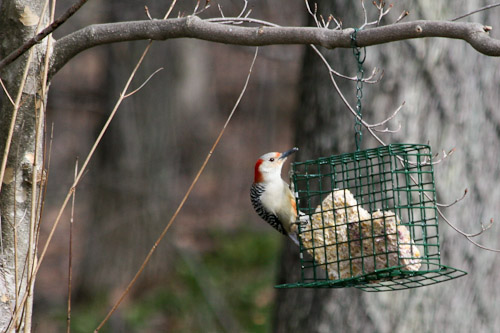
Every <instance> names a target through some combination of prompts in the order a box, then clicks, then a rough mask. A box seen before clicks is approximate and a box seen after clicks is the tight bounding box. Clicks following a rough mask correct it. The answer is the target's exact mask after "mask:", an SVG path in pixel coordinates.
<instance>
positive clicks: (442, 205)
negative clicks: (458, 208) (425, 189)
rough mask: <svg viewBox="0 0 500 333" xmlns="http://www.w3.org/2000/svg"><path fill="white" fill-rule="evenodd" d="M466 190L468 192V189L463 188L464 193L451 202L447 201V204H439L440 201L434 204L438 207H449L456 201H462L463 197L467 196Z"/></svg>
mask: <svg viewBox="0 0 500 333" xmlns="http://www.w3.org/2000/svg"><path fill="white" fill-rule="evenodd" d="M467 192H468V189H465V190H464V194H463V195H462V196H461V197H460V198H458V199H455V201H453V202H452V203H449V204H441V203H436V205H437V206H438V207H443V208H448V207H451V206H453V205H454V204H456V203H458V202H460V201H462V200H463V199H465V197H466V196H467Z"/></svg>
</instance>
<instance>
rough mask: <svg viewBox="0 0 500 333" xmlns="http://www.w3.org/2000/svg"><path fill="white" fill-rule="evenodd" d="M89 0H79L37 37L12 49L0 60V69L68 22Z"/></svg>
mask: <svg viewBox="0 0 500 333" xmlns="http://www.w3.org/2000/svg"><path fill="white" fill-rule="evenodd" d="M87 1H88V0H79V1H77V2H76V3H75V4H73V6H71V7H70V8H68V10H66V12H64V13H63V14H62V15H61V16H59V17H58V18H57V19H56V20H54V22H52V23H51V24H50V25H49V26H48V27H46V28H45V29H43V30H42V31H40V32H39V33H38V34H37V35H36V36H35V37H33V38H31V39H30V40H28V41H27V42H26V43H24V44H23V45H21V46H20V47H19V48H17V49H16V50H14V51H12V52H11V53H10V54H9V55H8V56H6V57H5V58H3V59H2V61H0V69H2V68H4V67H5V66H7V65H8V64H10V63H11V62H13V61H14V60H16V59H17V58H19V57H20V56H21V55H22V54H23V53H24V52H26V51H28V50H29V49H31V48H32V47H33V45H35V44H36V43H38V42H40V41H41V40H42V39H44V38H45V37H47V36H48V35H50V34H51V33H52V32H54V31H55V30H56V29H57V28H59V27H60V26H61V25H62V24H63V23H64V22H66V21H67V20H68V19H69V18H70V17H71V16H73V14H75V13H76V12H77V11H78V10H79V9H80V8H81V7H82V6H83V5H84V4H85V3H86V2H87Z"/></svg>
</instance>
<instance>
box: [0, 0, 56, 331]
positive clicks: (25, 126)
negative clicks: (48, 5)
mask: <svg viewBox="0 0 500 333" xmlns="http://www.w3.org/2000/svg"><path fill="white" fill-rule="evenodd" d="M42 7H43V2H42V1H33V0H32V1H23V0H16V1H7V0H4V1H2V6H1V8H0V26H1V27H2V28H1V30H0V40H1V41H2V43H1V46H0V58H3V57H5V56H6V55H7V54H9V53H10V52H11V51H13V50H14V49H16V48H17V47H18V46H19V45H21V44H22V43H23V42H24V41H25V40H27V39H29V38H31V37H32V36H33V34H34V33H35V30H36V26H37V24H38V20H39V17H40V16H41V12H42ZM43 23H45V24H46V23H47V15H44V16H43V19H42V24H43ZM47 40H48V39H46V40H45V41H44V42H42V43H40V44H38V45H37V46H36V47H35V48H33V54H32V62H31V64H30V66H29V71H28V73H27V79H26V84H25V86H24V90H23V94H22V98H21V100H20V105H21V106H20V108H19V111H18V113H17V116H16V119H15V125H14V131H13V135H12V141H11V143H10V149H9V154H8V157H7V164H6V169H5V176H4V178H3V182H2V189H1V193H0V209H1V227H2V242H1V252H0V258H1V262H0V330H1V331H5V330H6V329H7V327H8V326H9V324H10V322H11V320H12V317H13V313H14V311H15V309H17V308H18V307H19V304H20V302H21V301H22V300H23V298H26V306H25V307H24V311H22V312H21V311H18V316H17V319H18V320H17V321H16V324H15V327H17V328H20V327H24V329H26V330H27V331H29V330H30V327H31V305H32V289H33V284H34V279H31V280H32V281H31V283H30V286H29V287H27V285H28V281H29V279H30V278H29V276H31V274H28V272H29V271H31V270H32V269H33V266H34V265H35V264H36V261H35V257H36V250H35V244H36V235H35V231H36V230H37V229H36V225H37V223H38V216H39V209H38V207H39V203H37V202H36V201H35V205H36V207H35V209H34V210H33V207H32V201H33V200H32V198H33V197H34V198H38V192H39V188H40V186H39V185H40V184H39V182H40V179H41V176H40V175H41V165H42V158H43V156H42V153H43V140H42V137H43V135H42V134H43V127H39V126H38V124H39V121H41V123H42V125H43V123H44V120H43V117H44V115H43V114H42V115H41V117H42V118H40V119H38V117H39V111H40V107H41V104H42V103H45V101H46V96H40V95H41V81H42V75H41V73H42V64H43V61H42V60H43V59H44V57H45V52H46V48H47ZM28 57H29V52H27V53H25V54H24V55H23V56H22V57H20V58H19V59H18V60H16V61H15V62H14V63H12V64H10V65H9V66H7V67H6V68H4V69H3V70H2V71H1V72H0V77H1V78H2V81H3V82H4V83H5V86H6V88H7V91H8V92H9V94H10V95H11V96H12V98H13V99H15V98H16V96H17V94H18V90H19V88H20V86H21V82H22V77H23V72H24V68H25V67H26V64H27V61H28ZM0 95H1V96H2V97H1V99H0V104H1V114H0V151H1V153H2V154H3V152H4V151H5V148H6V143H7V140H8V133H9V129H10V126H11V125H10V124H11V120H12V117H13V109H14V107H13V105H12V104H11V102H10V101H9V99H8V98H7V96H6V95H5V93H4V92H3V91H2V93H1V94H0ZM37 127H38V128H39V129H40V128H41V129H42V130H41V131H40V132H38V137H37ZM34 170H36V174H35V178H34V176H33V173H34ZM33 179H36V180H35V183H36V184H35V186H33ZM33 189H35V191H36V193H35V195H34V196H32V193H33V192H32V191H33ZM33 213H34V214H33ZM33 215H34V217H33V220H32V216H33ZM16 289H17V292H16ZM27 290H29V291H27ZM26 293H28V295H26V296H25V294H26ZM21 313H22V314H23V315H24V319H21V318H20V317H21ZM23 325H24V326H23ZM11 327H13V326H11Z"/></svg>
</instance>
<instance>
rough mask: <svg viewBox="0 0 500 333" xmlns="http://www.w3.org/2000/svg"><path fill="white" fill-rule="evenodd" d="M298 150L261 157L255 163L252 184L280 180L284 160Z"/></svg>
mask: <svg viewBox="0 0 500 333" xmlns="http://www.w3.org/2000/svg"><path fill="white" fill-rule="evenodd" d="M297 150H299V148H295V147H294V148H292V149H290V150H287V151H285V152H283V153H276V152H273V153H267V154H264V155H262V156H261V157H260V158H259V159H258V160H257V163H255V178H254V183H262V182H266V181H270V180H273V179H275V178H276V177H277V178H279V179H281V168H282V167H283V163H284V162H285V161H286V158H287V157H288V156H290V155H291V154H293V153H295V152H296V151H297Z"/></svg>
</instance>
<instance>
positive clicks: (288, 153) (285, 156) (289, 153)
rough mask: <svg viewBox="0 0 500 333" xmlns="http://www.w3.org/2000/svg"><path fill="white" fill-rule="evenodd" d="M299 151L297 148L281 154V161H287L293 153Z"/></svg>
mask: <svg viewBox="0 0 500 333" xmlns="http://www.w3.org/2000/svg"><path fill="white" fill-rule="evenodd" d="M297 150H299V148H297V147H293V148H292V149H290V150H287V151H285V152H283V153H281V155H280V157H279V159H280V160H284V159H286V158H287V157H288V156H289V155H292V154H293V153H295V152H296V151H297Z"/></svg>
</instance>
